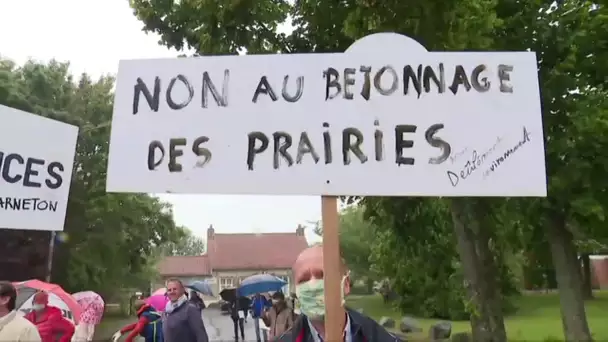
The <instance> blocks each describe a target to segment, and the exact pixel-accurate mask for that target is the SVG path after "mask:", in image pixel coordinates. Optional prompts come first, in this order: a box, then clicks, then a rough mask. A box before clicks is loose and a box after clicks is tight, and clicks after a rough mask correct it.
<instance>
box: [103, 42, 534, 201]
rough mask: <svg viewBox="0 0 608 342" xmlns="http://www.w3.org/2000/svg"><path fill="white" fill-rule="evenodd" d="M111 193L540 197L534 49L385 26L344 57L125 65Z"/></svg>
mask: <svg viewBox="0 0 608 342" xmlns="http://www.w3.org/2000/svg"><path fill="white" fill-rule="evenodd" d="M107 190H108V191H116V192H153V193H162V192H172V193H209V194H278V195H372V196H376V195H378V196H546V179H545V161H544V146H543V131H542V119H541V109H540V97H539V86H538V77H537V66H536V56H535V54H534V53H533V52H428V51H426V50H425V49H424V48H423V47H422V46H421V45H419V44H418V43H417V42H415V41H413V40H412V39H410V38H408V37H405V36H402V35H398V34H393V33H383V34H375V35H371V36H368V37H365V38H363V39H361V40H359V41H357V42H355V43H354V44H353V46H351V48H349V49H348V50H347V51H346V52H344V53H333V54H287V55H286V54H276V55H248V56H209V57H200V58H176V59H157V60H126V61H121V63H120V67H119V72H118V78H117V85H116V97H115V107H114V115H113V119H112V134H111V140H110V156H109V162H108V177H107Z"/></svg>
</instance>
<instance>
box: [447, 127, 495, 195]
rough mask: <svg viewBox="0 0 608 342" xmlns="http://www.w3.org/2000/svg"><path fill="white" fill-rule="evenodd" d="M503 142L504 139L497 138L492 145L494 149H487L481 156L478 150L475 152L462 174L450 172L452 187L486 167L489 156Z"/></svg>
mask: <svg viewBox="0 0 608 342" xmlns="http://www.w3.org/2000/svg"><path fill="white" fill-rule="evenodd" d="M501 142H502V138H501V137H496V141H495V142H494V145H492V147H490V148H489V149H487V150H486V151H485V152H483V153H481V154H480V153H478V152H477V150H473V153H472V154H471V157H470V158H469V159H468V160H467V162H466V163H465V164H464V166H463V167H462V169H461V170H460V172H458V173H456V172H454V171H450V170H448V171H447V175H448V179H449V180H450V183H451V184H452V186H457V185H458V183H459V182H460V181H461V180H465V179H467V178H468V177H469V176H470V175H472V174H473V173H474V172H475V171H477V170H478V169H479V168H480V167H481V166H482V165H484V163H485V162H486V160H488V159H489V155H490V154H492V152H494V151H495V150H496V148H497V147H498V145H500V143H501ZM465 151H466V150H465Z"/></svg>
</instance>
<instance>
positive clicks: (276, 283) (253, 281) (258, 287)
mask: <svg viewBox="0 0 608 342" xmlns="http://www.w3.org/2000/svg"><path fill="white" fill-rule="evenodd" d="M285 285H287V283H286V282H284V281H283V280H282V279H279V278H277V277H275V276H273V275H272V274H267V273H266V274H256V275H252V276H251V277H247V278H245V279H243V281H242V282H241V286H239V288H238V293H239V296H243V297H245V296H251V295H254V294H256V293H263V292H274V291H280V290H281V288H282V287H283V286H285Z"/></svg>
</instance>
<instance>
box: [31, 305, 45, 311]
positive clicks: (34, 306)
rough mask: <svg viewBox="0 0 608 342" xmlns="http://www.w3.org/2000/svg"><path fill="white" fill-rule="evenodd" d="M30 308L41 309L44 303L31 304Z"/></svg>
mask: <svg viewBox="0 0 608 342" xmlns="http://www.w3.org/2000/svg"><path fill="white" fill-rule="evenodd" d="M32 308H33V309H34V311H42V310H44V305H42V304H34V305H32Z"/></svg>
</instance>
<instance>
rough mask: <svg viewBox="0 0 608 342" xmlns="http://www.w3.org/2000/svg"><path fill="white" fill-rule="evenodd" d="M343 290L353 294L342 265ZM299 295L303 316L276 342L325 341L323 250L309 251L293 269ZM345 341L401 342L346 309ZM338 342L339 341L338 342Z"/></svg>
mask: <svg viewBox="0 0 608 342" xmlns="http://www.w3.org/2000/svg"><path fill="white" fill-rule="evenodd" d="M342 270H343V277H342V290H343V292H342V293H343V294H344V295H348V293H349V292H350V281H349V277H348V270H347V269H346V266H345V265H342ZM292 271H293V276H294V279H295V284H296V295H297V296H298V301H299V303H300V311H301V313H302V314H301V315H300V316H299V317H298V318H297V319H296V320H295V322H294V324H293V328H292V329H290V330H288V331H286V332H285V333H284V334H283V335H281V336H279V337H278V338H276V339H275V340H274V341H278V342H316V341H324V340H325V321H324V319H325V304H324V303H325V297H324V296H325V289H324V283H323V275H324V272H323V247H322V246H314V247H310V248H308V249H305V250H304V251H303V252H302V253H300V255H299V256H298V258H297V259H296V262H295V263H294V264H293V267H292ZM341 329H342V330H343V331H344V333H343V340H344V341H348V342H395V341H397V342H398V341H400V340H399V338H397V337H396V336H394V335H392V334H390V333H389V332H388V331H386V329H384V328H383V327H382V326H380V325H379V324H378V323H377V322H376V321H374V320H373V319H371V318H369V317H367V316H365V315H363V314H361V313H358V312H356V311H352V310H349V309H347V308H345V309H344V323H343V324H342V326H341ZM334 342H336V341H334Z"/></svg>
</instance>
